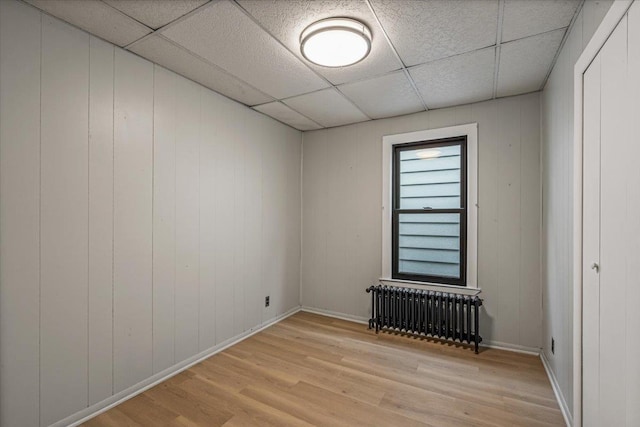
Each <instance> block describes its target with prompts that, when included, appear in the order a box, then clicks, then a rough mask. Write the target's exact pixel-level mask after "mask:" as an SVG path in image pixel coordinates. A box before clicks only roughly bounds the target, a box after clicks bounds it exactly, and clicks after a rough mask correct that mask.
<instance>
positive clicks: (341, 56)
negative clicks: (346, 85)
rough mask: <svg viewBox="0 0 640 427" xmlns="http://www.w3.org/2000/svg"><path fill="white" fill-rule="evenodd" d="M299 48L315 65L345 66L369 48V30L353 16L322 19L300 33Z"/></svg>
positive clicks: (362, 55) (367, 51)
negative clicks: (352, 17)
mask: <svg viewBox="0 0 640 427" xmlns="http://www.w3.org/2000/svg"><path fill="white" fill-rule="evenodd" d="M300 51H301V52H302V55H303V56H304V57H305V58H306V59H308V60H309V61H311V62H313V63H314V64H317V65H321V66H323V67H346V66H347V65H353V64H356V63H358V62H360V61H362V60H363V59H364V58H366V57H367V55H368V54H369V52H370V51H371V31H370V30H369V28H367V26H366V25H364V24H363V23H362V22H359V21H356V20H355V19H350V18H328V19H323V20H321V21H318V22H314V23H313V24H311V25H309V26H308V27H307V28H305V30H304V31H303V32H302V34H300Z"/></svg>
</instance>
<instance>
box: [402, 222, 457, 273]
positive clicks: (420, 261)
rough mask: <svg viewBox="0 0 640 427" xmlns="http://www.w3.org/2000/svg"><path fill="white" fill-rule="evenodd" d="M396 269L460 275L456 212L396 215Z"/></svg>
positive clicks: (403, 271)
mask: <svg viewBox="0 0 640 427" xmlns="http://www.w3.org/2000/svg"><path fill="white" fill-rule="evenodd" d="M398 228H399V234H398V246H399V249H398V272H399V273H401V274H423V275H428V276H442V277H453V278H460V214H459V213H446V214H444V213H428V212H425V213H419V214H400V215H399V224H398Z"/></svg>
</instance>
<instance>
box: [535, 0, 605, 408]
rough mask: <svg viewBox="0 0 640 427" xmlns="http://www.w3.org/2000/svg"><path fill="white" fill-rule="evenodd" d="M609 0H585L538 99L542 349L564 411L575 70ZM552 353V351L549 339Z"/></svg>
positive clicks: (568, 368) (568, 384) (569, 337)
mask: <svg viewBox="0 0 640 427" xmlns="http://www.w3.org/2000/svg"><path fill="white" fill-rule="evenodd" d="M611 4H612V1H611V0H606V1H593V0H587V1H586V2H585V3H584V6H583V8H582V10H581V11H580V13H579V14H578V16H577V17H576V20H575V22H574V25H573V27H572V29H571V32H570V33H569V36H568V37H567V40H566V42H565V44H564V47H563V48H562V51H561V53H560V55H559V57H558V60H557V62H556V64H555V66H554V68H553V71H552V72H551V75H550V77H549V80H548V82H547V85H546V86H545V89H544V91H543V92H542V96H541V139H542V142H541V144H542V186H543V201H542V205H543V216H542V240H541V244H542V254H543V257H542V294H543V317H542V318H543V339H542V347H543V351H544V354H545V357H546V358H547V360H548V361H549V365H550V367H551V370H552V371H553V372H554V375H555V377H556V379H557V381H558V385H559V387H560V389H561V391H562V394H563V398H564V400H565V402H566V403H567V407H568V408H569V409H570V410H571V407H572V402H573V390H572V386H573V372H572V370H573V368H572V365H573V363H572V358H573V350H572V349H573V328H572V323H573V291H572V287H573V274H572V269H573V267H572V262H573V248H572V245H573V236H572V230H573V220H572V206H573V164H572V160H573V148H572V145H573V67H574V65H575V63H576V61H577V59H578V57H579V56H580V54H581V53H582V50H583V49H584V47H585V46H586V45H587V43H588V42H589V40H591V36H593V33H594V32H595V30H596V28H597V27H598V26H599V25H600V22H601V21H602V19H603V18H604V15H606V13H607V11H608V10H609V7H610V6H611ZM552 337H553V338H554V339H555V353H552V352H551V338H552Z"/></svg>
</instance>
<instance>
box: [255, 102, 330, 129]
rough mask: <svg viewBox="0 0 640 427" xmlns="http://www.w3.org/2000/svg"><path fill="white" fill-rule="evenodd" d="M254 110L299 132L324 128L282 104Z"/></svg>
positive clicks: (265, 105)
mask: <svg viewBox="0 0 640 427" xmlns="http://www.w3.org/2000/svg"><path fill="white" fill-rule="evenodd" d="M253 108H254V109H255V110H257V111H260V112H261V113H264V114H266V115H267V116H270V117H273V118H274V119H276V120H278V121H281V122H282V123H286V124H288V125H289V126H291V127H294V128H296V129H298V130H302V131H305V130H314V129H320V128H322V126H320V125H318V124H317V123H314V122H313V121H312V120H309V119H308V118H306V117H305V116H303V115H302V114H300V113H298V112H297V111H294V110H292V109H291V108H289V107H288V106H286V105H284V104H283V103H281V102H270V103H269V104H263V105H258V106H257V107H253Z"/></svg>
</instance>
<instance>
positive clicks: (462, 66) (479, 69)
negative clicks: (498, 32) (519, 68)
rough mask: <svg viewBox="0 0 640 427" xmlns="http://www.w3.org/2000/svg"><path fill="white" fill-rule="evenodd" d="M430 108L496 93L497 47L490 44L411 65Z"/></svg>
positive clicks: (466, 102)
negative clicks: (494, 88) (452, 55)
mask: <svg viewBox="0 0 640 427" xmlns="http://www.w3.org/2000/svg"><path fill="white" fill-rule="evenodd" d="M409 73H410V74H411V77H412V78H413V81H414V82H415V84H416V86H417V87H418V90H420V93H421V94H422V97H423V99H424V101H425V103H426V104H427V107H428V108H442V107H450V106H453V105H460V104H469V103H471V102H478V101H484V100H487V99H491V98H492V97H493V81H494V74H495V48H493V47H489V48H486V49H482V50H477V51H475V52H470V53H465V54H462V55H458V56H454V57H451V58H446V59H441V60H439V61H434V62H430V63H428V64H423V65H418V66H416V67H413V68H410V69H409Z"/></svg>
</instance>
